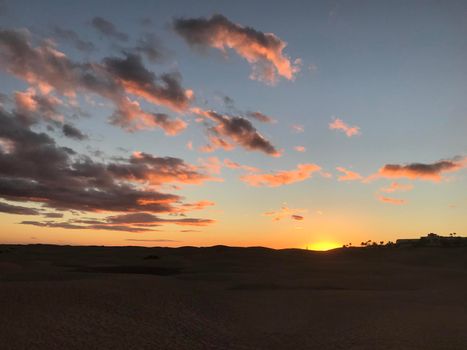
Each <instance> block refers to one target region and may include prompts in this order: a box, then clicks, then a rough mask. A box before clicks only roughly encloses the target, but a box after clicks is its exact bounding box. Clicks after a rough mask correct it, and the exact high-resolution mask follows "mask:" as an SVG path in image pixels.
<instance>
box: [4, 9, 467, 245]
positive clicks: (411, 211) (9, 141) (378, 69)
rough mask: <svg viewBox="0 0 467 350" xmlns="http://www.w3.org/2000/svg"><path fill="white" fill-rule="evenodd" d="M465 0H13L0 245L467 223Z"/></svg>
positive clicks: (407, 229) (297, 240) (213, 238)
mask: <svg viewBox="0 0 467 350" xmlns="http://www.w3.org/2000/svg"><path fill="white" fill-rule="evenodd" d="M466 37H467V3H466V2H465V1H410V2H408V1H288V2H280V1H269V2H264V1H249V2H244V3H241V2H232V1H170V2H169V1H154V2H148V1H137V0H135V1H131V2H127V1H79V2H67V3H66V4H65V3H64V2H63V1H40V2H39V1H24V0H15V1H9V0H0V242H1V243H22V244H28V243H52V244H72V245H143V246H174V247H175V246H187V245H193V246H211V245H218V244H223V245H232V246H267V247H272V248H286V247H291V248H305V247H309V248H312V249H325V248H329V247H334V246H342V245H343V244H348V243H352V244H353V245H359V244H360V242H365V241H367V240H369V239H372V240H374V241H378V242H379V241H395V240H396V239H397V238H411V237H419V236H421V235H424V234H426V233H428V232H437V233H439V234H443V235H447V234H449V233H451V232H456V233H457V234H458V235H462V234H465V233H466V231H467V219H466V218H467V215H466V214H467V181H466V180H467V179H466V175H467V172H466V170H465V168H466V167H467V158H466V156H467V152H466V151H467V137H466V133H467V114H466V113H467V99H466V98H465V96H466V93H467V83H466V82H467V64H466V62H467V41H466V40H465V38H466Z"/></svg>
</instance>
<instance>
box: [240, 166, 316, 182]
mask: <svg viewBox="0 0 467 350" xmlns="http://www.w3.org/2000/svg"><path fill="white" fill-rule="evenodd" d="M320 169H321V167H319V166H318V165H316V164H311V163H307V164H298V166H297V168H296V169H293V170H282V171H277V172H275V173H269V174H268V173H266V174H248V175H244V176H242V177H241V178H240V179H241V180H242V181H243V182H245V183H247V184H249V185H250V186H268V187H278V186H282V185H287V184H291V183H294V182H300V181H303V180H306V179H308V178H310V177H311V176H312V174H313V173H314V172H316V171H319V170H320Z"/></svg>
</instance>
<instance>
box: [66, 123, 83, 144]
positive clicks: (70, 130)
mask: <svg viewBox="0 0 467 350" xmlns="http://www.w3.org/2000/svg"><path fill="white" fill-rule="evenodd" d="M62 132H63V134H64V135H65V136H66V137H69V138H72V139H75V140H80V141H82V140H85V139H87V138H88V137H87V135H85V134H83V133H82V132H81V130H79V129H78V128H76V127H74V126H73V125H71V124H63V127H62Z"/></svg>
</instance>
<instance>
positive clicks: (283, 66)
mask: <svg viewBox="0 0 467 350" xmlns="http://www.w3.org/2000/svg"><path fill="white" fill-rule="evenodd" d="M173 26H174V29H175V31H176V32H177V33H178V34H179V35H180V36H181V37H182V38H183V39H185V41H186V42H187V43H188V44H190V45H193V46H201V47H213V48H216V49H218V50H220V51H222V52H223V53H224V54H225V53H226V48H230V49H233V50H234V51H235V52H236V53H237V54H238V55H240V56H241V57H243V58H244V59H246V60H247V61H248V62H249V63H250V64H252V66H253V72H252V73H251V75H250V78H251V79H254V80H260V81H264V82H266V83H268V84H274V83H276V81H277V78H278V76H282V77H284V78H286V79H288V80H292V79H293V78H294V75H295V74H296V73H297V72H298V71H299V70H300V68H299V65H300V60H296V61H295V62H293V63H292V62H291V60H290V58H289V57H287V56H286V55H284V54H283V50H284V48H285V47H286V46H287V43H286V42H284V41H283V40H281V39H280V38H278V37H277V36H276V35H274V34H273V33H263V32H260V31H257V30H255V29H253V28H251V27H244V26H241V25H239V24H236V23H233V22H231V21H230V20H229V19H227V18H226V17H224V16H222V15H214V16H212V17H211V18H208V19H206V18H191V19H184V18H179V19H176V20H175V21H174V23H173Z"/></svg>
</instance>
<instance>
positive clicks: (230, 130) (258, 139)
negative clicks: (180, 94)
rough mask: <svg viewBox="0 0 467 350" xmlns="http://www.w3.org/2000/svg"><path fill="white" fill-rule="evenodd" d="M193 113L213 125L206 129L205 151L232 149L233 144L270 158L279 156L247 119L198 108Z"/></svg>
mask: <svg viewBox="0 0 467 350" xmlns="http://www.w3.org/2000/svg"><path fill="white" fill-rule="evenodd" d="M193 112H194V113H195V114H197V115H199V116H202V117H204V118H207V119H208V120H210V121H213V122H214V124H215V125H214V126H210V127H209V128H208V133H209V141H210V145H209V146H208V149H207V150H209V149H216V148H219V147H220V148H224V149H232V148H233V147H234V144H238V145H240V146H242V147H244V148H245V149H247V150H250V151H260V152H263V153H266V154H268V155H271V156H279V155H280V152H279V151H278V150H277V149H276V148H275V147H274V146H273V145H272V144H271V142H270V141H269V140H267V139H266V138H265V137H264V136H263V135H261V134H260V133H259V132H258V131H257V130H256V128H255V127H254V126H253V124H251V122H250V121H249V120H248V119H245V118H243V117H238V116H230V115H224V114H220V113H217V112H214V111H205V110H201V109H199V108H195V109H193Z"/></svg>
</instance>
